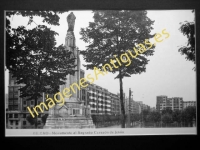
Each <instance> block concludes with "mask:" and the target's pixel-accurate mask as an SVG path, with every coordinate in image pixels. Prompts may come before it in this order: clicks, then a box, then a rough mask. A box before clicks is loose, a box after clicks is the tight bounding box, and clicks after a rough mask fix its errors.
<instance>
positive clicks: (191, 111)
mask: <svg viewBox="0 0 200 150" xmlns="http://www.w3.org/2000/svg"><path fill="white" fill-rule="evenodd" d="M184 119H185V121H186V122H187V124H188V123H189V124H190V126H192V122H193V120H196V108H195V107H194V106H189V107H187V108H185V110H184Z"/></svg>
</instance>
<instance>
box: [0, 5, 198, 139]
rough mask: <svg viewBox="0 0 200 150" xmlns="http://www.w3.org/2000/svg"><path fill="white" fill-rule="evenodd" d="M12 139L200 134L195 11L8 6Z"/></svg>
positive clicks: (8, 123)
mask: <svg viewBox="0 0 200 150" xmlns="http://www.w3.org/2000/svg"><path fill="white" fill-rule="evenodd" d="M4 33H5V45H6V46H5V50H4V51H5V60H6V61H5V68H6V69H5V136H7V137H11V136H123V135H133V136H139V135H196V134H197V113H196V112H197V104H196V101H197V89H196V87H197V86H196V83H197V81H196V80H197V78H196V63H195V62H196V53H195V52H196V45H195V37H196V32H195V9H193V10H192V9H191V10H69V11H52V10H49V11H34V10H21V11H19V10H7V11H5V32H4Z"/></svg>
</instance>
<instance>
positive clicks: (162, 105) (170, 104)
mask: <svg viewBox="0 0 200 150" xmlns="http://www.w3.org/2000/svg"><path fill="white" fill-rule="evenodd" d="M164 109H171V110H182V109H183V98H182V97H172V98H167V96H157V101H156V110H157V111H162V110H164Z"/></svg>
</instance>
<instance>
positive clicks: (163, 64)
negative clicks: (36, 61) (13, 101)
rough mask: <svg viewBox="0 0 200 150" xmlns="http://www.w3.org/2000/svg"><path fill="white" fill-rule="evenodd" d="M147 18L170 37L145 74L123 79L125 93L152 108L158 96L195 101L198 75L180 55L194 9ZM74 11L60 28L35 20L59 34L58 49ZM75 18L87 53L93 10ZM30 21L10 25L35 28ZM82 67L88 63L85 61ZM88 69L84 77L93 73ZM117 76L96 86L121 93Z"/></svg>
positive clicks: (101, 78)
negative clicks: (85, 36)
mask: <svg viewBox="0 0 200 150" xmlns="http://www.w3.org/2000/svg"><path fill="white" fill-rule="evenodd" d="M147 12H148V13H147V16H148V17H149V18H150V19H151V20H154V21H155V22H154V25H153V28H154V29H153V30H152V34H153V33H162V30H163V29H166V32H168V33H169V35H170V36H169V38H167V39H164V40H163V41H162V42H160V43H158V44H157V45H156V48H155V52H154V55H153V56H150V57H148V60H150V61H149V63H148V64H147V66H146V72H144V73H141V74H137V75H132V76H131V77H127V78H124V79H123V90H124V93H125V94H126V96H128V92H129V88H131V90H132V91H133V99H134V100H135V101H143V103H144V104H147V105H149V106H151V107H155V106H156V96H159V95H166V96H168V97H182V98H183V100H184V101H196V72H195V71H194V70H192V69H193V68H194V67H195V64H194V63H193V62H191V61H186V59H185V56H184V55H181V54H180V52H178V49H179V47H180V46H182V45H186V43H187V38H186V36H183V34H182V33H181V32H180V31H179V28H180V22H184V21H189V22H190V21H191V22H192V21H194V13H192V10H163V11H162V10H150V11H147ZM69 13H71V11H69V12H66V13H63V14H61V15H60V22H59V23H60V26H50V25H48V24H46V23H42V19H41V18H40V17H34V18H33V20H34V21H35V23H36V24H45V25H47V26H49V27H51V29H52V30H54V31H56V32H57V33H58V34H59V35H58V36H56V40H57V46H58V45H60V44H65V37H66V33H67V29H68V25H67V21H66V17H67V15H68V14H69ZM73 13H74V15H75V16H76V20H75V27H74V34H75V37H76V46H77V47H78V48H79V50H85V49H86V46H87V43H85V42H83V41H82V40H81V39H80V38H81V35H80V34H79V32H80V29H81V28H86V27H87V26H88V25H89V22H93V13H92V12H91V11H89V10H88V11H73ZM28 21H29V18H28V17H21V16H16V15H15V16H13V17H12V18H11V26H12V27H13V28H17V27H18V26H20V25H23V26H26V27H27V28H28V29H31V28H34V27H36V24H35V23H32V24H31V25H28V26H27V24H28ZM80 58H81V64H86V63H85V62H84V60H83V58H82V56H80ZM81 69H83V70H85V76H87V74H89V73H91V74H93V72H94V71H93V70H86V68H85V67H83V66H82V65H81ZM115 76H116V74H112V73H108V74H106V75H105V76H101V75H99V76H98V77H99V79H98V80H95V82H94V84H97V85H99V86H102V87H103V88H106V89H108V90H109V91H110V92H112V93H115V94H117V93H119V80H118V79H114V78H115ZM5 91H6V93H7V92H8V71H6V72H5Z"/></svg>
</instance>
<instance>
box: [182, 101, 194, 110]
mask: <svg viewBox="0 0 200 150" xmlns="http://www.w3.org/2000/svg"><path fill="white" fill-rule="evenodd" d="M189 106H194V107H196V101H183V109H185V108H187V107H189Z"/></svg>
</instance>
